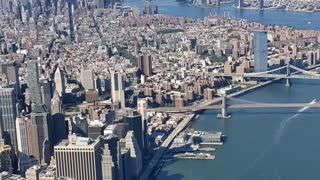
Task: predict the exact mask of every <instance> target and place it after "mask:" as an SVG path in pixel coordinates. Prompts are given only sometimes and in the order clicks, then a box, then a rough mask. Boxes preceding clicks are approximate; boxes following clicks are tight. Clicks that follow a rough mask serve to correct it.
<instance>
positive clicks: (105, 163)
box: [102, 144, 116, 180]
mask: <svg viewBox="0 0 320 180" xmlns="http://www.w3.org/2000/svg"><path fill="white" fill-rule="evenodd" d="M102 179H103V180H116V177H115V165H114V162H113V161H112V156H111V152H110V149H109V145H108V144H105V145H104V148H103V153H102Z"/></svg>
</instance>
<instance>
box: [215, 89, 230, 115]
mask: <svg viewBox="0 0 320 180" xmlns="http://www.w3.org/2000/svg"><path fill="white" fill-rule="evenodd" d="M217 117H218V118H221V119H229V118H231V115H230V114H229V113H228V104H227V96H226V95H223V96H222V102H221V114H218V115H217Z"/></svg>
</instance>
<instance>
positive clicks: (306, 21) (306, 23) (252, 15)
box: [123, 0, 320, 30]
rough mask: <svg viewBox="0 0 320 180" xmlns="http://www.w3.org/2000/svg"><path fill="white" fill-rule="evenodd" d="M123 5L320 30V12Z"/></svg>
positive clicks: (170, 1) (162, 0) (160, 0)
mask: <svg viewBox="0 0 320 180" xmlns="http://www.w3.org/2000/svg"><path fill="white" fill-rule="evenodd" d="M123 5H126V6H137V7H139V9H140V10H141V11H142V10H143V8H144V7H145V6H148V5H151V6H154V5H158V7H159V13H160V14H164V15H169V16H183V17H190V18H194V19H203V18H204V17H206V16H208V15H210V13H211V15H220V16H224V15H225V16H228V15H229V16H230V17H237V18H243V19H247V20H248V21H253V22H258V23H262V24H268V25H280V26H292V27H295V28H298V29H313V30H320V12H316V13H304V12H289V11H285V10H264V11H259V10H239V9H235V8H233V7H232V5H231V4H229V5H225V6H222V7H220V8H217V7H211V8H199V7H194V6H192V5H191V4H189V3H186V2H178V1H175V0H154V1H152V2H150V3H149V2H146V1H144V0H124V3H123Z"/></svg>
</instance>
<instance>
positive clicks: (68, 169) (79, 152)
mask: <svg viewBox="0 0 320 180" xmlns="http://www.w3.org/2000/svg"><path fill="white" fill-rule="evenodd" d="M54 155H55V158H56V168H57V169H56V171H57V176H63V177H69V178H73V179H77V180H100V179H102V167H101V166H102V157H101V140H100V138H97V139H96V140H95V141H91V140H90V139H89V138H84V137H78V136H76V135H70V136H69V139H68V140H63V141H61V142H60V143H59V144H58V145H56V146H55V147H54Z"/></svg>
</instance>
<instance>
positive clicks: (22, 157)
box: [16, 116, 33, 173]
mask: <svg viewBox="0 0 320 180" xmlns="http://www.w3.org/2000/svg"><path fill="white" fill-rule="evenodd" d="M28 121H29V119H27V117H23V116H22V117H17V120H16V127H17V142H18V158H19V168H20V169H19V171H20V172H21V173H24V172H25V171H26V170H27V169H28V168H29V167H31V166H32V165H33V159H32V158H30V157H29V142H28Z"/></svg>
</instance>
